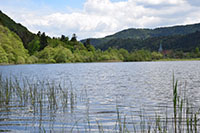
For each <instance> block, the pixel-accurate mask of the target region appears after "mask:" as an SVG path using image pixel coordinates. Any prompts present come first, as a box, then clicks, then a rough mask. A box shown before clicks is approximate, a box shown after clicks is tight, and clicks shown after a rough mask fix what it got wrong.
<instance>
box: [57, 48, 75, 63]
mask: <svg viewBox="0 0 200 133" xmlns="http://www.w3.org/2000/svg"><path fill="white" fill-rule="evenodd" d="M54 59H55V61H56V62H57V63H67V62H71V61H73V54H72V52H71V51H70V50H69V49H67V48H64V47H62V46H58V47H57V48H56V54H55V57H54Z"/></svg>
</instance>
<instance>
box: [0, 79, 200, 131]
mask: <svg viewBox="0 0 200 133" xmlns="http://www.w3.org/2000/svg"><path fill="white" fill-rule="evenodd" d="M179 92H180V90H179V88H178V80H175V78H174V76H173V94H172V104H171V107H172V108H173V109H172V112H173V113H172V114H169V113H168V108H167V107H166V112H165V114H163V115H157V114H156V113H155V116H154V117H153V118H151V119H147V116H146V113H145V112H144V110H141V111H140V112H139V113H138V117H139V120H140V121H139V123H138V125H137V123H135V122H134V120H132V121H133V122H132V123H129V121H128V119H129V116H128V114H124V113H123V112H122V111H121V110H120V107H119V106H118V105H117V106H116V118H115V119H116V120H115V124H114V125H113V128H112V131H113V132H119V133H128V132H142V133H146V132H148V133H151V132H155V133H157V132H159V133H167V132H175V133H184V132H187V133H190V132H194V133H198V132H199V111H200V110H197V109H196V108H194V106H193V105H191V104H189V100H188V99H187V97H186V96H185V95H184V96H183V98H182V96H181V95H180V94H181V93H179ZM87 95H88V94H87V92H86V96H87ZM85 99H87V100H86V101H85V102H86V118H80V119H79V120H74V121H75V123H74V124H73V125H72V127H71V129H70V132H74V131H75V130H76V131H77V132H79V122H80V121H81V120H82V119H84V120H85V125H86V126H85V132H92V131H93V130H92V128H94V123H92V121H91V118H90V115H91V114H90V110H89V109H90V108H89V106H90V105H89V98H88V97H87V98H85ZM12 102H15V104H17V105H16V106H17V107H22V108H23V109H27V110H26V112H27V114H31V115H33V116H37V115H39V116H40V121H41V123H40V124H39V126H40V127H41V130H42V131H44V132H48V130H46V128H45V126H43V125H42V120H43V119H42V117H43V115H44V113H48V114H49V117H52V119H50V120H51V121H54V120H55V119H53V117H54V116H53V115H54V113H55V112H56V111H60V110H62V111H63V113H65V112H71V114H73V110H74V107H75V105H76V103H77V94H76V90H74V88H73V87H72V85H71V87H69V88H67V87H63V86H61V84H60V83H55V82H52V81H34V82H30V81H29V80H28V79H21V80H20V79H19V78H16V77H15V78H3V77H2V75H0V109H2V108H6V107H8V106H11V105H12ZM81 122H82V121H81ZM82 123H83V122H82ZM95 123H96V127H97V130H98V132H100V133H104V132H106V129H105V125H104V126H103V123H101V122H100V121H98V120H96V122H95ZM130 124H132V125H133V126H132V128H130ZM36 126H38V125H36ZM39 126H38V128H39ZM76 127H77V129H76ZM80 132H81V131H80Z"/></svg>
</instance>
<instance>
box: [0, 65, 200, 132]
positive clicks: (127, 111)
mask: <svg viewBox="0 0 200 133" xmlns="http://www.w3.org/2000/svg"><path fill="white" fill-rule="evenodd" d="M0 73H1V75H2V78H3V79H5V78H6V77H8V78H9V77H12V80H14V79H15V78H17V79H18V80H19V84H20V86H23V82H27V81H28V83H29V84H37V87H38V88H40V91H39V92H38V94H40V95H41V99H42V100H35V101H37V102H36V103H34V106H33V104H30V103H31V100H30V96H31V95H30V94H32V93H30V90H31V89H27V91H25V92H24V95H26V96H27V97H26V98H27V99H23V100H24V101H26V100H27V103H26V104H25V103H24V102H20V100H18V99H20V98H19V97H18V95H17V94H13V96H12V98H11V100H10V101H9V103H7V104H1V105H0V131H11V132H21V131H22V132H27V131H31V132H39V131H42V132H44V131H59V132H69V131H72V132H73V131H75V132H89V131H92V132H98V131H99V130H100V128H99V125H102V127H103V130H104V131H110V132H113V131H117V129H116V121H117V119H118V115H119V114H120V116H121V117H120V119H121V121H122V123H123V121H124V118H126V122H124V123H126V127H127V130H129V131H132V130H133V125H135V126H136V127H135V128H136V129H138V127H137V126H138V125H140V123H141V117H140V115H141V114H142V115H144V116H145V119H148V120H149V121H151V118H153V117H155V115H160V116H161V117H162V116H163V115H164V114H165V113H166V112H167V113H168V114H169V116H170V115H171V114H172V112H173V111H172V106H173V104H172V98H173V74H174V76H175V79H177V80H178V87H179V89H180V90H182V91H181V92H180V93H182V94H184V95H186V96H187V98H188V99H189V102H190V103H191V104H192V106H193V107H194V108H198V107H200V62H199V61H173V62H130V63H75V64H34V65H10V66H0ZM13 77H15V78H13ZM48 84H50V85H49V86H56V87H55V89H52V91H53V92H54V93H55V95H53V94H52V97H53V98H52V97H51V95H50V94H51V89H50V88H48V87H47V86H48ZM40 85H42V87H41V86H40ZM27 86H28V85H27ZM27 86H24V87H22V88H27ZM59 87H62V89H60V90H59V89H58V88H59ZM31 91H32V90H31ZM40 92H42V94H41V93H40ZM64 92H67V95H63V94H62V93H64ZM13 93H16V92H14V91H13ZM26 93H27V94H26ZM2 96H3V95H2ZM66 97H67V98H66ZM23 98H25V97H23ZM51 99H53V100H55V102H56V107H55V108H54V106H52V107H50V105H51V104H50V102H54V101H51ZM66 99H68V100H67V102H66V104H65V106H63V101H66ZM38 101H41V102H38ZM53 105H54V104H53ZM148 120H146V121H148Z"/></svg>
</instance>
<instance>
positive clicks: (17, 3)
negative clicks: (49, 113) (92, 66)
mask: <svg viewBox="0 0 200 133" xmlns="http://www.w3.org/2000/svg"><path fill="white" fill-rule="evenodd" d="M0 10H2V11H3V12H4V13H6V14H7V15H8V16H10V17H11V18H13V19H14V20H15V21H16V22H18V23H21V24H23V25H25V26H26V27H27V28H28V29H29V30H30V31H32V32H34V33H37V32H38V31H42V32H46V34H48V35H49V36H60V35H62V34H63V35H66V36H69V37H71V35H72V34H73V33H76V34H77V36H78V39H83V38H89V37H104V36H106V35H110V34H113V33H115V32H117V31H120V30H123V29H127V28H156V27H163V26H171V25H183V24H193V23H200V0H0Z"/></svg>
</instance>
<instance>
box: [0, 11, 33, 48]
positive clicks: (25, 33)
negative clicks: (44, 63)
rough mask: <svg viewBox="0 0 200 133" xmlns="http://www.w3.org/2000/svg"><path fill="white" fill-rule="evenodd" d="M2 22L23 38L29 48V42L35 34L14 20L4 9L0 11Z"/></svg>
mask: <svg viewBox="0 0 200 133" xmlns="http://www.w3.org/2000/svg"><path fill="white" fill-rule="evenodd" d="M0 24H2V25H3V26H5V27H7V28H8V29H9V30H11V31H13V32H15V33H16V34H17V35H18V36H19V37H20V38H21V40H22V42H23V45H24V47H25V48H28V43H29V42H31V41H32V40H33V39H34V37H35V34H33V33H31V32H30V31H29V30H28V29H27V28H26V27H24V26H23V25H21V24H19V23H16V22H15V21H13V20H12V19H11V18H10V17H8V16H7V15H6V14H4V13H3V12H2V11H0Z"/></svg>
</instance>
